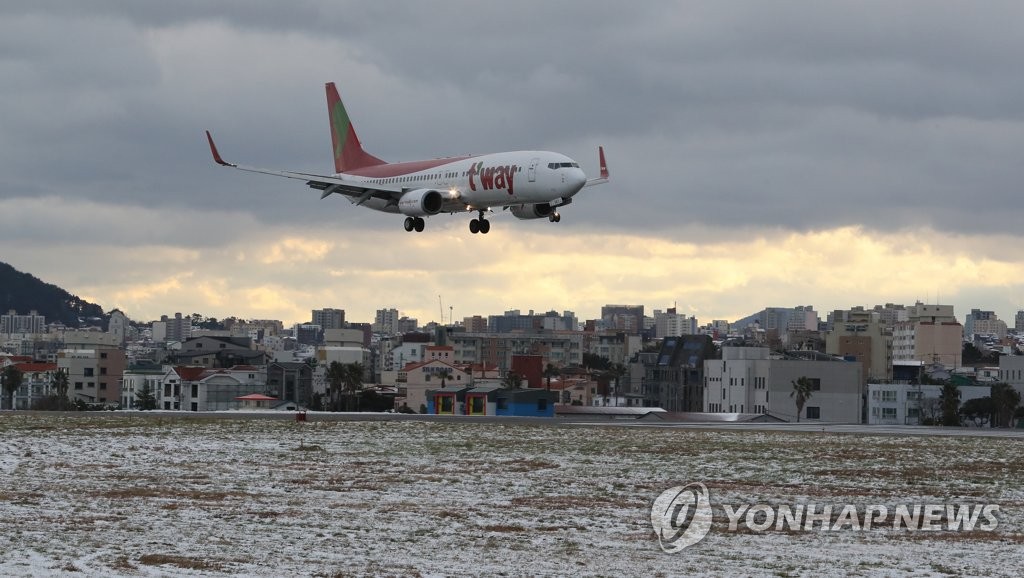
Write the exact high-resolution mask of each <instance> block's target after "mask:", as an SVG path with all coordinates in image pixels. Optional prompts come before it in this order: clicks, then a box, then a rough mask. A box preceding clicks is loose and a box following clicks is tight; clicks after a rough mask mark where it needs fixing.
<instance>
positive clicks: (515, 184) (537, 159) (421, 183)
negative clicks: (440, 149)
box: [334, 151, 586, 213]
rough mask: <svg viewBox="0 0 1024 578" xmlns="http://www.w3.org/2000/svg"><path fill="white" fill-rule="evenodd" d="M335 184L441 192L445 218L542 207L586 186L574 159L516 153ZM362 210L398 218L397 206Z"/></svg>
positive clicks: (375, 170) (397, 169)
mask: <svg viewBox="0 0 1024 578" xmlns="http://www.w3.org/2000/svg"><path fill="white" fill-rule="evenodd" d="M334 176H335V177H336V178H341V179H347V180H351V181H354V182H362V183H367V184H372V185H376V186H381V187H392V186H393V187H396V188H401V189H405V190H408V191H412V190H416V189H432V190H437V191H439V192H441V193H442V194H443V195H444V197H445V203H444V206H443V208H442V209H441V212H449V213H450V212H456V211H464V210H472V209H477V208H490V207H503V206H504V207H507V206H512V205H520V204H538V203H550V202H556V204H560V203H561V200H562V199H570V198H572V196H573V195H575V194H576V193H578V192H579V191H580V189H582V188H583V185H584V184H585V183H586V175H585V174H584V173H583V170H582V169H580V168H579V164H578V163H576V162H575V161H574V160H572V159H571V158H569V157H567V156H565V155H563V154H559V153H554V152H550V151H513V152H503V153H494V154H487V155H479V156H469V157H450V158H440V159H433V160H425V161H410V162H402V163H389V164H386V165H375V166H370V167H364V168H360V169H356V170H353V171H349V172H345V173H338V174H336V175H334ZM362 206H364V207H367V208H371V209H376V210H379V211H384V212H388V213H398V212H400V211H399V208H398V206H397V205H395V204H394V203H389V202H388V201H386V200H384V199H368V200H367V201H366V202H365V203H363V204H362Z"/></svg>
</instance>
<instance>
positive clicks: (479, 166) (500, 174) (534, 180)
mask: <svg viewBox="0 0 1024 578" xmlns="http://www.w3.org/2000/svg"><path fill="white" fill-rule="evenodd" d="M327 112H328V115H329V117H330V122H331V140H332V142H333V144H334V169H335V171H336V172H335V173H334V174H332V175H316V174H310V173H298V172H291V171H276V170H268V169H261V168H257V167H249V166H244V165H236V164H232V163H229V162H227V161H225V160H224V159H223V158H221V156H220V153H219V152H217V147H216V145H214V143H213V137H212V136H211V135H210V131H206V139H207V140H208V141H209V143H210V152H211V153H213V160H214V161H215V162H217V164H220V165H223V166H226V167H233V168H236V169H239V170H243V171H250V172H254V173H262V174H266V175H274V176H278V177H286V178H289V179H301V180H304V181H306V184H307V185H309V186H310V187H312V188H314V189H318V190H320V191H322V193H321V195H320V198H321V199H324V198H327V197H328V196H330V195H331V194H333V193H337V194H339V195H344V196H345V197H347V198H348V199H349V200H350V201H351V202H352V203H353V204H356V205H359V206H363V207H367V208H369V209H374V210H377V211H384V212H386V213H399V214H402V215H405V230H406V231H417V232H420V231H422V230H423V227H424V217H431V216H433V215H437V214H440V213H451V214H454V213H459V212H463V213H464V212H472V211H476V212H477V214H478V217H477V218H475V219H473V220H471V221H470V222H469V230H470V232H472V233H474V234H475V233H487V232H488V231H490V229H491V223H490V221H488V220H487V219H486V218H485V216H484V214H485V213H487V212H490V211H491V210H492V209H493V208H496V207H501V208H503V209H508V210H509V211H511V213H512V214H513V215H515V216H516V217H518V218H520V219H543V218H546V219H548V220H549V221H551V222H552V223H557V222H559V221H560V220H561V219H562V217H561V215H559V214H558V211H557V210H556V209H557V208H559V207H563V206H565V205H568V204H569V203H571V202H572V199H573V196H575V195H576V193H578V192H580V190H581V189H583V187H587V186H590V185H597V184H601V183H606V182H608V167H607V165H606V164H605V160H604V148H603V147H598V158H599V160H600V167H601V174H600V176H599V177H598V178H595V179H589V180H588V179H587V177H586V175H585V174H583V171H582V170H581V169H580V166H579V164H578V163H576V161H574V160H572V159H571V158H569V157H567V156H565V155H563V154H559V153H554V152H548V151H513V152H503V153H494V154H488V155H479V156H464V157H448V158H441V159H432V160H426V161H409V162H401V163H388V162H385V161H383V160H381V159H379V158H377V157H375V156H373V155H371V154H370V153H368V152H366V151H364V150H363V147H362V145H361V144H360V143H359V139H358V138H357V137H356V131H355V128H354V127H353V126H352V122H351V121H349V117H348V113H346V112H345V105H344V104H342V102H341V97H340V96H338V89H337V88H335V86H334V83H333V82H331V83H328V84H327Z"/></svg>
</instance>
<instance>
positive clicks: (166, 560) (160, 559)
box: [139, 554, 223, 570]
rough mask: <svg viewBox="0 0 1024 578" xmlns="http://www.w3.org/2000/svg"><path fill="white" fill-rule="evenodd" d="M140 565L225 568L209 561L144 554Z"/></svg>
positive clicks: (198, 568) (209, 568)
mask: <svg viewBox="0 0 1024 578" xmlns="http://www.w3.org/2000/svg"><path fill="white" fill-rule="evenodd" d="M139 563H140V564H145V565H146V566H164V565H169V566H177V567H178V568H184V569H186V570H220V569H222V568H223V566H222V565H221V564H218V563H216V562H211V561H209V560H202V559H200V558H190V557H188V556H176V555H173V554H143V555H142V556H139Z"/></svg>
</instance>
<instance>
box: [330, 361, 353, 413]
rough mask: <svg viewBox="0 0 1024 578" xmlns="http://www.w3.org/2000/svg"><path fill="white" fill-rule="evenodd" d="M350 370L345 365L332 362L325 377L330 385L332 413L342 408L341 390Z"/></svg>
mask: <svg viewBox="0 0 1024 578" xmlns="http://www.w3.org/2000/svg"><path fill="white" fill-rule="evenodd" d="M347 373H348V370H347V369H346V368H345V365H343V364H341V363H339V362H337V361H332V362H331V364H330V365H328V366H327V373H326V374H324V377H326V378H327V383H329V384H330V388H331V391H330V408H331V411H338V410H339V409H340V408H341V389H342V387H343V385H344V383H345V379H346V375H347Z"/></svg>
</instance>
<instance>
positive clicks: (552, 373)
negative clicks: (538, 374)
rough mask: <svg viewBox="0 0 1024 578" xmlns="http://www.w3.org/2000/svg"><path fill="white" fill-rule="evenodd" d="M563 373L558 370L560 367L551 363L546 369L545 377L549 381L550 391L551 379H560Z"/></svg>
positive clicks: (549, 389) (549, 387) (549, 388)
mask: <svg viewBox="0 0 1024 578" xmlns="http://www.w3.org/2000/svg"><path fill="white" fill-rule="evenodd" d="M561 373H562V372H561V371H559V370H558V367H556V366H555V365H554V364H552V363H549V364H548V365H547V367H545V368H544V377H545V378H547V380H548V391H551V378H552V377H558V376H559V375H560V374H561Z"/></svg>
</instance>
